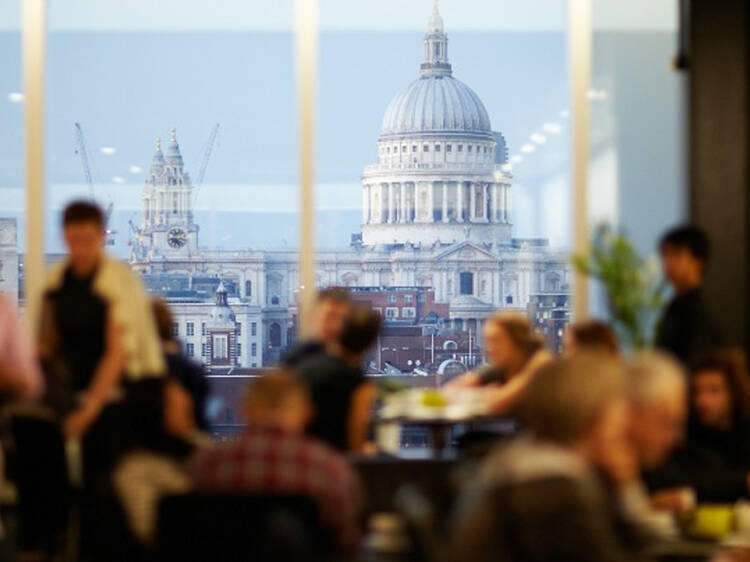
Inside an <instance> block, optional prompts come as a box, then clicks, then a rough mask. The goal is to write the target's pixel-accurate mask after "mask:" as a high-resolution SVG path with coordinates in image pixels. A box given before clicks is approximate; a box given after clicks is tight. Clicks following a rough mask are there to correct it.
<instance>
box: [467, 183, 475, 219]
mask: <svg viewBox="0 0 750 562" xmlns="http://www.w3.org/2000/svg"><path fill="white" fill-rule="evenodd" d="M476 199H477V190H476V184H475V183H474V182H470V183H469V222H474V219H476V218H477V216H476V213H475V212H474V211H476V208H477V200H476Z"/></svg>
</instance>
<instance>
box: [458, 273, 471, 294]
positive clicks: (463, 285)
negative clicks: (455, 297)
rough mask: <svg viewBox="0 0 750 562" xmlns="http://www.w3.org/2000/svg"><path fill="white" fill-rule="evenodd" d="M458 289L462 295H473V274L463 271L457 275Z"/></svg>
mask: <svg viewBox="0 0 750 562" xmlns="http://www.w3.org/2000/svg"><path fill="white" fill-rule="evenodd" d="M459 282H460V289H459V292H460V293H461V294H462V295H473V294H474V274H473V273H471V272H469V271H463V272H461V273H460V274H459Z"/></svg>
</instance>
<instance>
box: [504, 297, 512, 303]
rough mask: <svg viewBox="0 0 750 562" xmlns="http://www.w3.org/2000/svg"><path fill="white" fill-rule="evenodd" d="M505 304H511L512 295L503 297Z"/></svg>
mask: <svg viewBox="0 0 750 562" xmlns="http://www.w3.org/2000/svg"><path fill="white" fill-rule="evenodd" d="M505 304H513V295H508V296H507V297H505Z"/></svg>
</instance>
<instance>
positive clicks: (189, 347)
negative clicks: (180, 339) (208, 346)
mask: <svg viewBox="0 0 750 562" xmlns="http://www.w3.org/2000/svg"><path fill="white" fill-rule="evenodd" d="M185 354H186V355H187V356H188V357H193V356H194V355H195V345H194V344H192V343H188V344H186V345H185Z"/></svg>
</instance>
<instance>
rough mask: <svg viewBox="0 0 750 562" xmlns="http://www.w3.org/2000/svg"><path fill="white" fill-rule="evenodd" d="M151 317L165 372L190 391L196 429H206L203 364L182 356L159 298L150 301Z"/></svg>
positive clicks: (205, 394)
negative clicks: (154, 321)
mask: <svg viewBox="0 0 750 562" xmlns="http://www.w3.org/2000/svg"><path fill="white" fill-rule="evenodd" d="M152 308H153V311H154V318H155V319H156V326H157V329H158V331H159V337H160V338H161V341H162V345H163V346H164V356H165V358H166V361H167V374H168V375H169V376H170V377H173V378H175V379H176V380H177V382H179V383H180V384H181V385H182V386H183V387H184V388H185V390H187V392H188V393H189V394H190V397H191V398H192V400H193V415H194V416H195V423H196V425H197V426H198V429H201V430H204V431H205V430H206V429H208V421H207V420H206V400H207V399H208V392H209V389H208V379H207V378H206V371H205V369H204V368H203V366H202V365H201V364H200V363H198V362H196V361H193V360H192V359H190V358H189V357H186V356H185V354H184V353H183V352H182V350H181V349H180V344H179V342H177V341H176V340H175V337H174V335H173V334H172V323H173V318H172V313H171V312H170V310H169V307H168V306H167V303H166V302H164V300H163V299H160V298H156V299H153V301H152Z"/></svg>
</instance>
